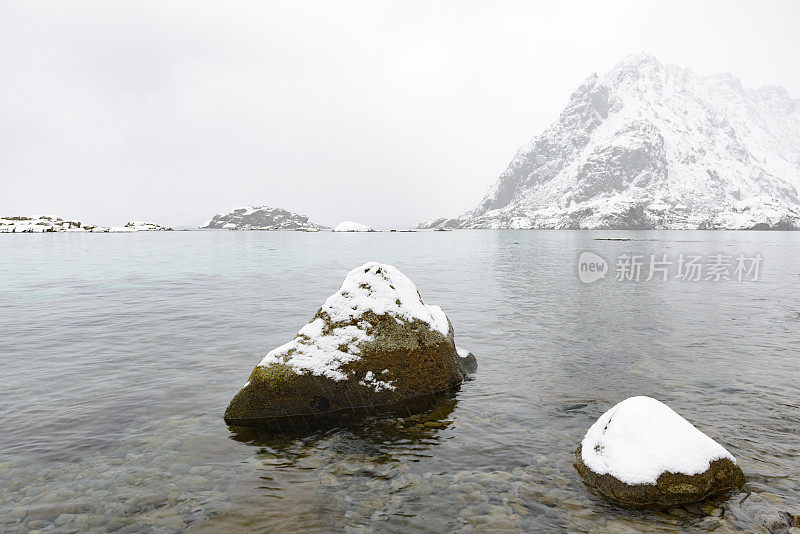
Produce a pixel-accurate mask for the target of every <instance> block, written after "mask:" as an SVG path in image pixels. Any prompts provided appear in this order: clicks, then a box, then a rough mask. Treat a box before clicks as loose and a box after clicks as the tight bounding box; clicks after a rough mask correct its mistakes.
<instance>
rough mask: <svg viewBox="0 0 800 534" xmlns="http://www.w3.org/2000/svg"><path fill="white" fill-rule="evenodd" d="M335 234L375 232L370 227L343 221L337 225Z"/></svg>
mask: <svg viewBox="0 0 800 534" xmlns="http://www.w3.org/2000/svg"><path fill="white" fill-rule="evenodd" d="M333 231H334V232H374V231H375V230H374V229H372V228H370V227H369V226H365V225H363V224H360V223H357V222H353V221H342V222H340V223H339V224H337V225H336V227H335V228H334V229H333Z"/></svg>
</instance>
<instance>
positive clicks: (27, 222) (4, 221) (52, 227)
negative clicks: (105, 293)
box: [0, 216, 172, 234]
mask: <svg viewBox="0 0 800 534" xmlns="http://www.w3.org/2000/svg"><path fill="white" fill-rule="evenodd" d="M171 230H172V228H167V227H165V226H161V225H158V224H154V223H149V222H141V221H131V222H128V223H125V225H123V226H96V225H92V224H84V223H82V222H80V221H69V220H64V219H61V218H59V217H47V216H43V217H0V233H3V234H41V233H50V232H84V233H85V232H90V233H95V234H98V233H102V234H107V233H132V232H157V231H171Z"/></svg>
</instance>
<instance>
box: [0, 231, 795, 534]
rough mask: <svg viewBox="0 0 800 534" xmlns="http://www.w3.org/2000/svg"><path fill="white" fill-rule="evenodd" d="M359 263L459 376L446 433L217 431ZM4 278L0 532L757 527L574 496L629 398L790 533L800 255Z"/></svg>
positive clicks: (379, 426)
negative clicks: (648, 407) (379, 274)
mask: <svg viewBox="0 0 800 534" xmlns="http://www.w3.org/2000/svg"><path fill="white" fill-rule="evenodd" d="M609 237H617V238H627V239H629V240H628V241H610V240H605V238H609ZM598 238H600V239H598ZM587 248H588V249H591V250H593V251H595V252H597V253H598V254H600V255H601V256H603V257H604V258H606V259H608V260H609V261H611V262H612V265H611V268H612V270H613V268H614V265H613V260H614V258H616V257H617V256H618V255H619V254H623V253H634V254H643V255H646V256H649V255H650V254H658V255H662V254H667V255H668V256H669V257H670V258H672V259H677V257H678V256H679V255H680V254H697V255H702V256H704V257H708V256H710V255H713V254H720V253H721V254H725V255H736V254H739V253H744V254H747V255H753V254H756V253H759V254H761V256H762V257H763V263H762V265H761V270H760V273H759V275H760V276H759V280H758V281H755V282H753V281H749V282H744V281H743V282H734V281H719V282H714V281H700V282H687V281H680V280H670V281H667V282H660V281H655V280H652V281H650V282H645V281H640V282H638V283H635V282H620V281H616V280H613V276H614V275H613V273H612V274H611V276H610V277H609V278H610V279H607V280H603V281H600V282H597V283H595V284H592V285H586V284H582V283H581V282H580V281H579V280H578V276H577V274H576V260H577V257H578V253H579V251H581V250H584V249H587ZM370 260H377V261H381V262H386V263H391V264H393V265H395V266H396V267H398V268H399V269H400V270H401V271H403V272H404V273H405V274H406V275H408V276H409V277H410V278H411V279H412V280H414V281H415V283H416V284H417V286H418V288H419V290H420V292H421V294H422V296H423V298H424V300H425V301H426V302H427V303H429V304H438V305H440V306H442V308H443V309H444V310H445V311H446V312H447V314H448V315H449V317H450V319H451V321H452V322H453V325H454V326H455V330H456V341H457V343H458V344H459V345H460V346H463V347H466V348H468V349H470V350H471V351H472V352H473V353H475V355H476V356H477V358H478V361H479V365H480V368H479V370H478V373H477V374H476V375H475V377H474V379H473V380H471V381H469V382H466V383H465V384H464V385H463V386H462V387H461V390H460V391H459V392H458V394H457V395H456V397H455V398H454V399H453V400H452V401H450V402H446V403H444V404H443V405H442V406H440V407H439V408H438V409H437V413H436V416H437V417H439V418H441V419H443V420H447V421H452V423H451V424H450V425H449V426H448V427H447V428H446V429H428V430H425V431H409V430H397V429H396V427H395V426H394V425H392V424H391V422H389V421H386V420H382V419H381V418H377V419H373V420H369V421H365V423H364V425H363V426H359V427H355V428H344V429H333V430H330V431H327V432H322V433H320V434H318V435H314V436H307V437H304V438H282V439H274V440H257V441H252V440H249V438H248V436H243V435H237V434H236V433H233V432H231V431H230V430H229V429H228V428H227V427H226V425H225V424H224V422H223V420H222V414H223V411H224V410H225V407H226V405H227V403H228V401H229V400H230V398H231V397H232V396H233V395H234V393H236V391H237V390H238V389H239V387H240V386H241V385H242V383H243V382H244V381H245V380H246V378H247V376H248V375H249V373H250V371H251V369H252V367H253V366H254V365H255V364H256V363H257V362H258V361H259V360H260V359H261V357H262V356H263V355H264V354H265V353H266V352H268V351H269V350H270V349H272V348H274V347H275V346H277V345H279V344H282V343H284V342H286V341H288V340H289V339H291V338H292V337H293V336H294V335H295V333H296V332H297V330H298V329H299V328H300V327H301V326H303V325H304V324H305V323H306V322H307V321H308V320H309V319H310V318H311V316H312V315H313V314H314V312H315V311H316V309H317V308H318V307H319V306H320V305H321V303H322V302H323V301H324V299H325V298H326V297H327V296H328V295H330V294H331V293H333V292H334V291H335V290H336V289H338V287H339V284H340V283H341V281H342V279H343V278H344V276H345V274H346V273H347V272H348V271H349V270H350V269H352V268H353V267H355V266H357V265H359V264H361V263H363V262H366V261H370ZM0 273H2V274H0V318H1V319H0V384H2V387H0V490H1V491H0V530H6V531H11V532H16V531H27V530H29V529H45V530H54V531H62V532H74V531H87V530H96V531H108V530H122V531H135V532H140V531H156V532H170V531H177V530H183V529H187V530H189V531H226V532H236V531H252V530H254V529H255V530H257V531H280V532H291V531H301V530H314V531H345V530H351V529H352V530H356V531H358V530H367V531H369V530H379V531H384V532H408V531H409V530H410V529H412V528H413V529H415V530H419V531H426V532H442V531H449V530H459V529H463V530H464V531H471V530H473V529H478V530H480V529H481V528H488V529H491V530H499V529H504V530H508V531H515V530H523V531H555V532H560V531H594V532H604V531H607V532H619V531H621V530H623V529H625V528H627V529H634V530H644V529H651V530H665V531H669V530H675V529H683V530H690V531H691V530H698V531H699V530H710V529H713V528H722V529H723V530H725V528H726V527H727V528H732V529H736V528H754V525H748V524H746V523H745V524H743V523H742V522H741V520H737V519H736V518H732V517H726V516H725V514H723V517H721V518H718V517H713V516H708V512H709V511H711V510H713V509H714V508H715V507H716V506H718V505H720V503H711V504H709V505H704V506H703V507H698V506H695V507H686V508H682V509H673V510H671V511H669V512H636V513H634V512H629V511H626V510H622V509H619V508H616V507H614V506H610V505H607V504H605V503H604V502H603V501H602V500H601V499H599V498H598V497H596V496H594V495H593V494H592V493H591V492H589V491H587V489H586V488H585V487H584V486H583V485H582V484H581V482H580V480H579V478H578V477H577V475H576V473H575V471H574V469H573V467H572V459H573V451H574V449H575V447H576V446H577V445H578V443H579V442H580V440H581V439H582V437H583V435H584V433H585V432H586V430H587V428H588V427H589V426H590V425H591V424H592V423H593V422H594V421H595V419H596V418H597V417H599V416H600V415H601V414H602V413H603V412H604V411H606V410H607V409H608V408H610V407H611V406H612V405H614V404H615V403H617V402H619V401H621V400H623V399H625V398H627V397H629V396H632V395H639V394H644V395H650V396H653V397H656V398H658V399H660V400H662V401H664V402H666V403H667V404H669V405H670V406H671V407H672V408H673V409H675V410H676V411H678V412H679V413H681V414H682V415H683V416H684V417H686V418H687V419H689V420H690V421H692V422H693V423H695V424H696V426H698V427H699V428H700V429H701V430H703V431H704V432H706V433H707V434H709V435H710V436H712V437H713V438H715V439H716V440H718V441H719V442H720V443H722V444H723V445H724V446H725V447H727V448H728V450H730V451H731V452H732V453H733V454H734V456H736V457H737V458H738V460H739V462H740V464H741V466H742V468H743V470H744V472H745V474H746V476H747V477H748V480H749V486H748V487H749V489H750V490H752V491H755V492H760V493H763V494H765V495H767V496H768V498H769V499H770V500H771V501H772V502H775V503H776V504H777V506H779V507H780V508H782V509H785V510H792V511H794V512H795V513H798V512H800V497H799V496H800V477H799V476H798V473H800V455H799V454H800V439H798V429H800V395H798V385H799V384H800V234H798V233H781V232H775V233H758V232H588V231H576V232H569V231H563V232H562V231H543V232H538V231H497V232H495V231H460V232H418V233H375V234H333V233H328V232H326V233H318V234H308V233H296V232H171V233H139V234H116V235H108V234H106V235H104V234H97V235H79V234H52V235H9V236H4V237H2V238H0ZM645 274H646V273H645ZM642 278H645V275H643V276H642ZM718 512H719V510H717V513H718ZM737 521H738V522H737Z"/></svg>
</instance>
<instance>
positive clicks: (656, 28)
mask: <svg viewBox="0 0 800 534" xmlns="http://www.w3.org/2000/svg"><path fill="white" fill-rule="evenodd" d="M798 21H800V2H793V1H787V2H765V1H761V2H753V1H748V2H731V1H724V2H697V1H691V2H675V1H669V2H667V1H665V2H661V3H660V4H659V5H656V4H655V3H654V2H641V1H631V2H613V3H612V2H597V1H591V2H555V1H553V2H546V3H545V2H538V3H537V2H532V1H524V2H489V1H486V2H466V1H464V0H458V1H453V2H434V1H430V0H427V1H422V2H410V1H407V0H406V1H402V2H391V3H390V2H378V1H372V0H364V1H361V2H349V1H343V0H337V1H322V0H320V1H316V2H303V1H298V0H291V1H287V2H275V1H258V2H244V1H237V2H202V1H197V0H192V1H186V2H172V1H165V0H158V1H155V0H154V1H143V0H135V1H130V2H127V1H120V0H117V1H113V2H109V1H107V0H100V1H96V2H82V1H65V0H59V1H53V2H44V1H36V0H21V1H16V0H3V1H2V2H0V183H2V189H0V215H53V216H59V217H63V218H77V219H80V220H82V221H83V222H86V223H93V224H119V223H124V222H125V221H127V220H148V221H153V222H157V223H161V224H168V225H178V226H193V225H198V224H200V223H202V222H203V221H204V220H206V219H209V218H211V216H212V215H213V214H214V213H218V212H227V211H228V210H229V209H230V208H233V207H236V206H241V205H248V204H250V205H269V206H274V207H282V208H286V209H288V210H291V211H295V212H299V213H303V214H306V215H309V216H310V217H311V219H312V220H314V221H316V222H320V223H323V224H328V225H331V224H335V223H337V222H339V221H340V220H355V221H359V222H362V223H365V224H369V225H373V226H376V227H391V226H409V225H413V224H416V223H417V222H419V221H421V220H424V219H428V218H432V217H437V216H454V215H457V214H459V213H461V212H463V211H465V210H466V209H468V208H471V207H473V206H474V205H475V204H476V203H477V202H478V200H479V199H480V198H481V197H482V196H483V193H484V192H485V189H486V187H487V186H488V185H489V184H490V183H491V182H493V181H494V180H495V179H496V178H497V176H498V175H499V173H500V172H502V170H503V169H504V168H505V166H506V165H507V164H508V162H509V160H510V158H511V157H512V156H513V155H514V153H515V152H516V150H517V148H518V147H519V146H520V145H522V144H524V143H525V142H527V141H529V140H530V139H532V138H533V137H535V136H536V135H537V134H539V133H540V132H541V130H542V129H543V128H545V127H546V126H547V125H548V124H549V123H551V122H552V121H553V120H554V119H555V118H556V117H557V116H558V114H559V112H560V111H561V109H562V108H563V106H564V105H565V104H566V102H567V100H568V98H569V95H570V93H571V92H572V91H573V90H574V89H575V88H576V87H577V86H578V84H579V83H580V82H581V81H582V80H583V79H584V78H585V77H586V76H587V75H589V74H590V73H591V72H593V71H597V72H600V73H602V72H604V71H605V70H607V69H609V68H611V67H612V66H613V65H614V64H615V63H617V62H619V61H620V60H621V59H623V58H624V57H625V56H626V55H628V54H630V53H633V52H638V51H648V52H651V53H652V54H654V55H656V56H657V57H658V58H659V59H660V60H661V61H662V62H664V63H676V64H678V65H682V66H686V67H691V68H693V69H694V70H695V71H696V72H698V73H700V74H714V73H717V72H731V73H733V74H734V75H736V76H738V77H739V78H741V79H742V81H743V83H744V84H745V86H748V87H758V86H760V85H766V84H774V85H782V86H784V87H786V88H787V89H788V90H789V93H790V94H791V95H792V96H793V97H795V98H797V97H800V67H798V65H800V32H798Z"/></svg>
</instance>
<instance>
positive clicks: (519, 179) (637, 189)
mask: <svg viewBox="0 0 800 534" xmlns="http://www.w3.org/2000/svg"><path fill="white" fill-rule="evenodd" d="M420 227H422V228H616V229H647V228H663V229H725V228H728V229H800V100H797V99H792V98H790V97H789V95H788V93H787V92H786V90H785V89H783V88H780V87H762V88H760V89H757V90H751V89H746V88H744V87H743V86H742V84H741V82H740V81H739V80H738V79H736V78H734V77H733V76H731V75H729V74H723V75H717V76H711V77H701V76H698V75H696V74H695V73H694V72H692V71H691V70H689V69H684V68H681V67H677V66H674V65H668V66H665V65H662V64H661V63H660V62H659V61H658V60H657V59H656V58H654V57H652V56H650V55H647V54H638V55H634V56H631V57H629V58H627V59H625V60H624V61H623V62H622V63H620V64H619V65H617V66H616V67H615V68H614V69H612V70H611V71H610V72H608V73H607V74H606V75H605V76H602V77H600V76H598V75H596V74H593V75H591V76H589V78H587V79H586V81H584V83H583V84H582V85H581V86H580V87H579V88H578V89H577V90H576V91H575V93H573V95H572V96H571V97H570V101H569V103H568V104H567V107H566V108H565V109H564V110H563V111H562V113H561V115H560V117H559V119H558V120H557V121H556V122H555V123H554V124H552V125H551V126H550V127H549V128H548V129H547V130H545V131H544V132H543V133H542V134H541V135H540V136H539V137H537V138H536V139H534V140H533V141H531V142H530V143H528V144H527V145H525V146H523V147H522V148H521V149H520V150H519V151H518V152H517V154H516V156H515V157H514V159H513V160H512V161H511V163H510V164H509V166H508V168H507V169H506V170H505V171H504V172H503V173H502V174H501V176H500V178H499V179H498V180H497V182H496V183H495V184H494V185H493V186H492V187H491V188H490V189H489V191H488V192H487V193H486V195H485V196H484V198H483V200H482V201H481V203H480V204H479V205H478V206H477V207H476V208H474V209H473V210H470V211H468V212H466V213H464V214H463V215H461V216H460V217H456V218H453V219H434V220H432V221H428V222H426V223H423V224H421V225H420Z"/></svg>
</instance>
